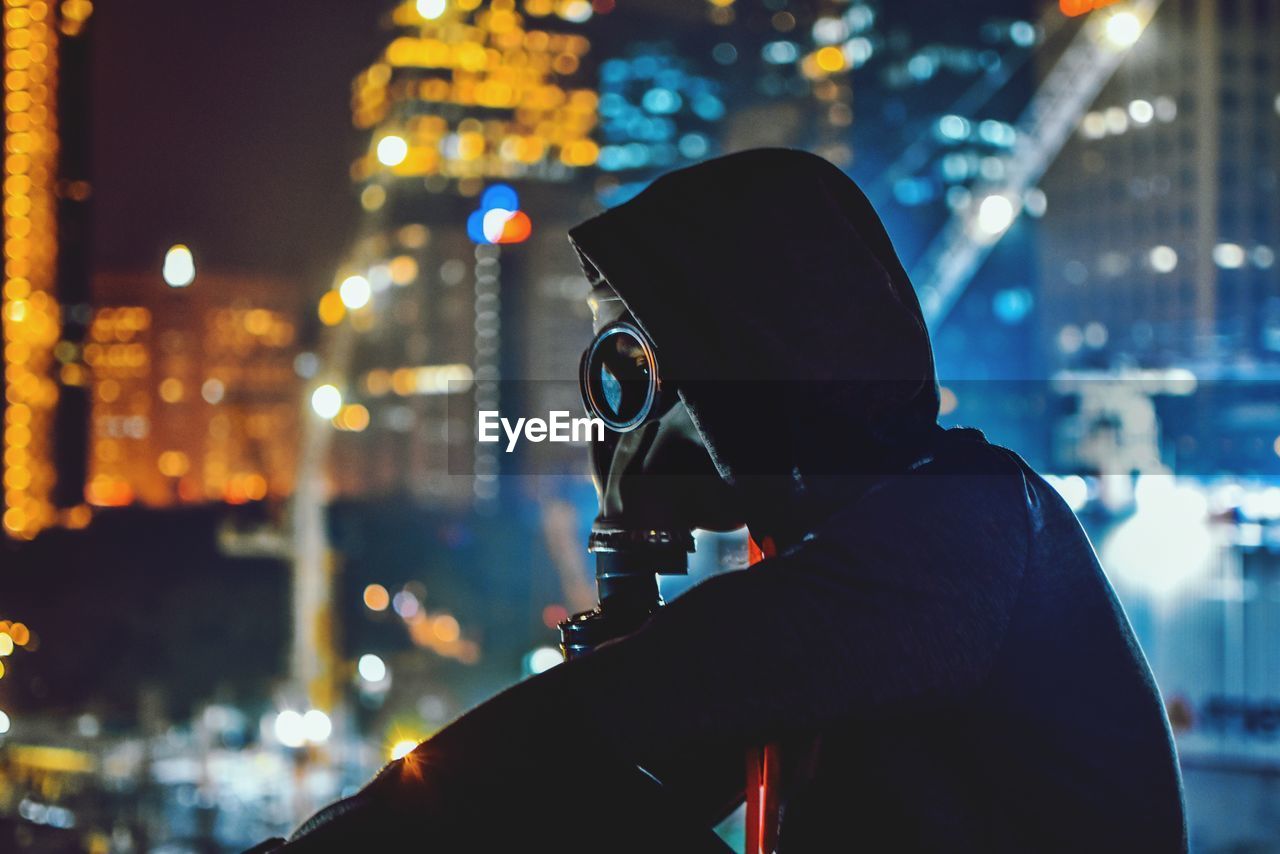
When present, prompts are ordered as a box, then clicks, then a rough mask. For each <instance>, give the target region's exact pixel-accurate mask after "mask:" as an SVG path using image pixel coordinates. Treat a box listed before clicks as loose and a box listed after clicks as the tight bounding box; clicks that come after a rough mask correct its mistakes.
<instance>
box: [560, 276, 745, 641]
mask: <svg viewBox="0 0 1280 854" xmlns="http://www.w3.org/2000/svg"><path fill="white" fill-rule="evenodd" d="M590 303H591V308H592V315H593V317H594V320H595V324H594V326H595V338H594V339H593V340H592V342H591V344H590V345H589V346H588V347H587V349H586V351H585V352H584V353H583V355H582V361H581V364H580V367H579V383H580V386H581V391H582V400H583V404H584V406H585V407H586V409H587V412H588V414H590V415H592V416H593V417H596V418H599V419H600V420H601V421H603V422H604V424H605V427H606V429H605V436H604V440H603V441H600V442H594V443H592V446H591V467H592V477H593V480H594V482H595V486H596V498H597V501H598V504H599V513H598V514H597V516H596V519H595V522H594V523H593V525H592V530H591V535H590V537H589V539H588V542H587V550H588V551H589V552H591V553H592V554H594V555H595V558H596V587H597V590H598V592H599V597H600V605H599V606H598V607H597V608H596V609H595V610H594V611H589V612H586V613H584V614H577V615H575V616H574V617H572V618H570V619H569V620H567V621H566V622H565V623H563V624H562V625H561V633H562V638H563V644H564V648H565V653H566V655H568V656H570V657H572V656H573V655H577V654H581V653H582V652H585V651H587V650H589V649H591V648H593V647H594V646H596V645H598V644H599V643H602V642H603V641H605V640H610V639H612V638H614V637H620V636H621V635H624V634H628V633H630V632H632V631H634V630H635V629H637V628H639V626H640V624H641V623H643V622H644V620H645V619H647V618H648V616H649V615H650V614H652V613H653V612H654V611H655V610H656V609H657V608H658V607H660V606H661V605H662V599H661V598H660V596H659V594H658V585H657V578H656V576H657V575H668V574H683V573H684V572H686V571H687V570H688V555H689V553H690V552H692V551H693V529H694V528H705V529H708V530H719V531H725V530H733V529H734V528H738V527H740V526H741V525H742V517H741V514H740V513H738V512H737V510H736V508H735V503H736V502H735V499H734V496H733V494H732V492H731V490H730V489H729V487H728V485H727V484H726V483H725V482H724V481H723V480H722V479H721V478H720V475H719V474H718V473H717V472H716V469H715V466H714V465H713V464H712V461H711V457H710V455H709V454H708V453H707V449H706V447H705V445H703V442H702V438H701V436H700V435H699V434H698V431H697V428H696V427H695V426H694V424H693V421H692V419H691V418H690V417H689V413H688V411H687V410H686V409H685V407H684V404H683V403H682V402H681V400H680V397H679V394H678V393H677V390H676V388H675V385H674V383H672V382H671V381H670V380H669V379H668V378H665V377H664V376H663V375H662V373H661V368H660V354H659V353H658V351H657V348H656V347H655V346H654V344H653V342H652V341H651V340H650V339H649V336H648V335H646V334H645V332H644V330H643V329H642V328H641V327H640V325H639V324H638V323H636V321H635V320H634V318H632V317H631V315H630V312H629V311H628V310H627V309H626V306H625V305H623V303H622V300H621V299H619V297H618V296H617V294H615V293H614V292H613V290H612V289H611V288H609V287H608V286H607V285H604V284H601V285H599V286H597V287H596V288H595V289H594V290H593V291H592V295H591V298H590Z"/></svg>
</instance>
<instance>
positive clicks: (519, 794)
mask: <svg viewBox="0 0 1280 854" xmlns="http://www.w3.org/2000/svg"><path fill="white" fill-rule="evenodd" d="M975 480H982V479H981V478H978V479H974V478H959V477H951V478H948V477H925V476H915V477H911V478H906V479H902V480H901V481H898V482H894V483H891V484H889V485H887V486H885V487H884V488H882V489H881V490H880V491H879V492H878V493H877V494H876V495H875V496H874V497H873V498H872V499H871V500H870V501H868V502H865V506H863V507H862V508H860V509H858V511H857V512H856V513H850V514H847V515H846V518H844V519H840V520H834V521H833V523H832V524H831V525H828V526H826V527H827V528H828V529H829V530H828V532H827V533H826V534H822V535H819V536H818V537H817V538H816V539H815V540H814V541H812V542H808V543H805V544H804V545H803V546H801V547H800V548H799V549H796V550H794V551H793V552H792V553H790V554H786V555H783V556H780V557H777V558H772V559H769V560H766V561H764V562H762V563H761V564H758V565H757V566H755V567H753V568H751V569H750V570H746V571H743V572H735V573H730V574H727V575H723V576H718V577H716V578H713V579H711V580H709V581H707V582H705V583H703V584H700V585H698V586H697V587H695V588H694V589H692V590H690V591H689V592H688V593H686V594H685V595H684V596H682V597H680V598H679V599H677V600H676V601H675V602H673V603H672V604H670V605H668V606H666V607H665V608H663V609H661V610H660V611H659V612H658V613H657V614H655V615H654V617H652V618H651V619H650V620H649V622H648V623H646V624H645V626H644V627H642V628H641V629H640V630H639V631H638V632H636V633H635V634H634V635H631V636H629V637H627V638H623V639H621V640H619V641H616V642H614V643H611V644H608V645H606V646H604V647H602V648H601V649H599V650H597V651H595V652H593V653H591V654H589V655H587V656H584V657H583V658H581V659H578V660H575V661H571V662H567V663H566V664H564V665H561V666H559V667H556V668H553V669H552V670H551V671H548V672H547V673H545V674H542V675H540V676H537V677H533V678H531V679H529V680H526V681H525V682H523V683H521V684H519V685H517V686H515V687H513V688H511V689H509V690H507V691H505V692H503V693H502V694H500V695H498V696H497V697H495V698H494V699H492V700H490V701H488V702H486V703H484V704H483V705H481V706H479V707H478V708H476V709H475V710H473V711H471V712H469V713H468V714H466V715H464V716H463V717H461V718H460V719H459V720H457V721H456V722H455V723H453V724H451V725H450V726H448V727H446V728H445V729H444V730H442V731H441V732H440V733H439V734H438V735H436V736H435V737H434V738H432V739H430V740H429V741H427V742H424V743H423V744H422V745H420V746H419V747H418V748H417V749H416V750H415V751H413V752H412V753H411V754H409V756H407V757H406V758H405V759H404V760H401V761H400V762H398V763H393V764H392V765H390V766H388V767H387V769H385V770H384V771H383V773H382V774H380V775H379V777H378V778H377V779H376V780H375V781H374V783H372V784H371V785H370V786H369V788H368V789H366V791H365V793H362V795H361V796H359V797H361V798H363V799H364V803H365V805H366V806H365V809H366V810H367V811H368V813H369V815H377V816H379V818H378V821H380V822H382V823H383V824H384V825H385V826H388V827H391V826H397V827H412V826H414V825H420V826H421V827H422V828H423V832H424V833H429V834H437V833H441V834H447V833H448V832H452V831H451V830H450V828H453V829H455V830H457V831H458V832H460V833H465V832H466V828H467V827H468V826H470V827H474V826H475V825H476V823H477V822H482V821H483V817H484V816H485V815H486V814H491V815H493V816H495V817H496V816H504V815H506V816H511V817H512V818H511V820H513V821H526V822H529V823H530V829H531V832H533V831H534V828H535V827H536V828H540V830H539V831H538V832H556V831H557V829H560V830H563V831H564V832H569V831H570V830H571V829H572V828H573V827H574V822H575V817H574V816H575V814H585V813H591V814H592V815H593V816H594V817H595V818H596V819H599V821H598V822H597V821H592V822H591V823H592V824H593V825H595V824H599V825H600V826H601V827H607V826H617V825H619V824H622V825H625V823H626V820H627V816H628V815H630V816H631V817H632V818H633V819H634V818H635V817H636V816H637V815H641V814H642V813H637V812H630V813H629V812H628V810H629V807H628V804H627V801H628V799H629V798H637V797H638V798H639V800H640V801H643V800H644V799H643V797H641V796H638V795H637V794H636V790H634V789H633V788H631V785H632V783H633V782H634V780H635V779H640V778H633V776H632V775H633V773H634V768H635V766H636V765H640V766H645V765H646V763H647V762H648V763H651V764H654V763H656V764H659V765H660V764H661V757H664V756H666V757H672V756H676V757H678V756H683V755H697V754H699V753H703V752H709V753H714V754H717V755H724V756H732V755H735V754H736V755H743V754H744V752H745V750H746V749H747V748H748V747H750V746H754V745H759V744H763V743H766V742H769V741H775V740H778V739H781V738H785V737H786V736H788V735H792V734H799V735H803V734H809V733H813V732H816V731H818V730H820V729H822V728H823V727H825V726H828V725H830V724H833V723H837V722H839V721H841V720H845V719H848V718H850V717H851V716H853V715H855V714H856V715H874V714H877V713H884V712H888V711H891V710H892V709H893V708H894V707H895V706H899V705H905V704H913V703H919V702H926V701H931V700H943V699H947V698H950V697H954V696H957V695H960V694H962V693H963V692H965V691H967V690H969V689H971V688H974V687H976V686H977V685H978V684H979V683H980V682H981V680H982V679H983V677H984V676H985V674H986V673H987V672H988V670H989V669H990V667H991V665H992V663H993V660H994V658H995V656H996V653H997V650H998V648H999V646H1000V642H1001V640H1002V638H1003V633H1004V629H1005V626H1006V624H1007V621H1008V616H1009V611H1010V609H1011V607H1012V604H1013V602H1014V600H1015V598H1016V595H1017V589H1018V583H1019V581H1020V579H1021V573H1022V569H1023V559H1024V557H1025V553H1026V544H1027V519H1026V510H1025V505H1023V504H1022V503H1021V502H1019V501H1017V500H1016V499H1017V498H1018V497H1020V493H1019V494H1015V493H1014V492H1013V491H1012V490H1015V489H1016V483H1017V479H1016V478H999V479H996V480H998V482H999V484H998V488H986V489H983V488H978V487H977V486H975V483H974V481H975ZM988 480H993V479H988ZM962 482H963V483H962ZM994 482H995V480H993V483H994ZM1006 499H1007V500H1006ZM921 519H927V520H928V522H927V523H923V522H921V521H920V520H921ZM570 781H573V782H570ZM641 788H643V786H641ZM623 792H627V793H628V794H626V795H625V796H624V795H623V794H622V793H623ZM370 804H372V805H373V806H369V805H370ZM675 808H676V809H677V811H678V809H679V807H678V806H676V807H675ZM353 814H354V813H353V812H351V811H348V812H347V815H349V816H350V815H353ZM338 818H339V821H338V822H335V821H332V820H331V821H328V822H321V823H320V824H319V825H317V826H316V827H313V828H311V830H310V831H309V832H310V833H314V834H321V833H323V831H324V829H325V826H326V825H328V826H330V828H331V829H330V832H333V831H332V828H333V826H335V824H336V823H341V821H340V820H341V818H342V817H341V816H339V817H338ZM686 819H687V820H688V821H690V822H696V821H697V819H698V817H697V816H687V815H685V816H681V817H678V818H677V819H673V820H674V821H677V823H678V822H679V821H683V820H686ZM347 821H348V822H350V823H352V824H353V826H354V823H355V819H354V818H348V819H347ZM646 821H648V819H646ZM482 827H483V825H482ZM491 829H493V830H495V831H498V830H501V828H491ZM402 832H403V831H402ZM619 832H625V831H622V830H621V829H620V831H619ZM307 837H308V832H306V829H304V833H303V834H302V836H301V839H302V840H303V841H305V840H306V839H307ZM316 850H323V849H316Z"/></svg>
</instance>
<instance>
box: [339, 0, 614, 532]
mask: <svg viewBox="0 0 1280 854" xmlns="http://www.w3.org/2000/svg"><path fill="white" fill-rule="evenodd" d="M609 5H611V4H600V3H597V4H595V6H593V4H592V3H590V2H585V0H555V2H552V0H524V2H519V3H517V2H514V0H491V2H484V3H481V2H479V0H448V2H445V0H419V2H403V3H399V4H397V5H396V6H395V7H394V8H393V9H392V10H391V12H390V14H389V22H390V25H391V28H392V30H393V32H394V35H393V37H392V39H391V41H390V42H389V44H388V45H387V47H386V49H385V50H384V51H383V53H382V55H381V56H380V57H379V58H378V61H376V62H375V63H374V64H373V65H371V66H370V67H369V68H368V69H366V70H365V71H364V72H362V73H361V74H360V75H359V76H358V77H357V78H356V80H355V81H354V86H353V100H352V119H353V123H354V124H355V126H356V127H357V128H358V129H361V130H366V131H368V134H369V136H368V148H367V150H366V151H365V153H364V154H363V155H361V156H360V157H359V158H358V159H357V160H356V162H355V163H354V164H353V165H352V170H351V172H352V178H353V181H354V182H355V183H356V186H357V190H358V192H359V196H360V203H361V205H362V207H363V208H364V210H365V211H366V217H365V222H364V226H363V229H362V235H361V237H360V238H359V239H358V240H357V242H356V244H355V246H354V249H353V251H352V253H351V255H350V257H349V262H348V264H347V265H345V267H344V269H343V270H342V271H341V272H340V274H339V275H338V276H337V277H336V280H335V283H334V288H333V290H331V291H330V292H329V293H327V294H325V295H324V297H322V299H321V303H320V307H319V309H320V317H321V320H322V321H323V322H324V323H325V324H326V325H329V326H340V325H349V327H350V332H351V333H352V337H351V343H350V346H349V347H347V346H344V347H336V348H335V350H340V351H344V352H345V353H346V355H344V356H343V357H342V358H344V359H345V360H346V362H347V364H345V365H344V366H342V367H341V369H340V372H341V374H342V375H343V376H344V378H345V379H344V383H345V386H346V387H345V388H344V389H343V390H342V391H343V395H344V400H345V401H346V402H347V404H346V405H347V406H349V407H351V409H350V410H349V412H351V413H353V415H352V417H351V418H347V417H338V418H336V419H335V420H334V425H335V426H336V427H337V428H338V429H339V431H340V432H341V434H342V435H340V436H338V437H336V438H337V442H336V444H335V452H336V453H337V454H338V455H339V457H340V458H341V459H342V460H345V461H348V462H354V461H356V460H360V461H361V462H360V464H359V465H349V464H344V463H339V464H337V465H334V466H333V467H332V470H331V471H332V474H331V478H332V480H333V484H334V486H335V488H336V491H337V493H338V494H340V495H356V494H359V495H386V494H397V493H402V494H408V495H410V496H412V497H413V498H415V499H416V500H419V501H425V502H429V503H432V504H435V505H437V506H444V507H449V506H452V507H458V508H461V507H465V506H469V505H470V504H471V503H472V502H474V501H477V500H481V501H483V500H487V499H492V498H494V497H495V496H496V495H497V490H498V479H497V475H498V468H499V463H500V460H499V457H498V456H496V454H497V453H498V452H497V451H496V450H495V451H492V452H491V451H490V449H489V446H479V445H477V443H476V441H475V433H474V424H473V421H474V417H475V412H476V410H477V409H496V408H498V407H499V405H500V397H502V394H501V393H500V389H503V388H506V389H508V390H510V389H511V388H513V386H512V385H510V384H507V385H502V384H500V383H501V380H502V379H503V378H504V375H506V377H507V378H510V379H514V378H515V377H516V376H519V377H521V378H527V377H528V376H530V374H529V373H527V372H523V371H521V370H520V368H521V366H522V365H524V364H525V363H526V360H525V359H524V358H523V356H522V354H521V353H520V352H519V350H518V349H513V347H512V344H511V342H512V341H513V339H514V338H515V337H516V335H515V332H516V328H517V327H518V326H519V325H520V323H519V322H517V321H518V320H519V318H520V317H523V316H524V315H525V311H524V310H523V308H524V307H523V306H522V310H521V311H520V312H518V313H516V314H513V312H512V306H513V304H514V303H515V302H523V301H524V300H525V299H526V298H527V297H528V295H527V294H513V293H512V292H511V291H512V289H511V288H504V287H503V280H504V279H507V278H508V276H513V278H514V280H516V281H518V282H524V283H527V282H530V281H534V280H541V279H543V278H547V277H549V280H552V281H559V280H560V279H562V278H563V277H564V276H566V275H568V274H569V273H571V272H572V271H573V263H574V259H573V258H572V255H571V253H570V251H569V249H568V245H567V243H565V242H564V239H563V234H564V230H565V227H566V226H567V225H568V224H569V222H570V221H572V219H573V218H574V217H575V216H577V215H578V204H577V199H578V196H580V194H581V193H580V190H574V189H573V187H574V179H575V178H576V177H577V176H578V175H579V174H580V171H581V169H582V168H583V167H588V166H591V165H593V164H594V163H596V161H597V159H598V158H599V154H600V149H599V145H598V143H597V141H596V140H595V138H594V134H595V132H596V128H597V115H598V111H597V107H598V97H597V94H596V92H595V90H594V88H593V87H592V86H591V85H590V83H591V82H593V80H594V75H593V73H592V68H591V64H590V60H589V53H590V51H591V43H590V41H589V40H588V39H587V38H586V37H585V36H584V35H583V34H582V25H583V24H584V23H585V22H587V21H588V20H590V19H591V18H593V17H594V16H596V14H597V11H596V9H597V8H603V7H604V6H609ZM575 194H576V195H575ZM561 220H563V221H561ZM517 243H525V244H527V245H525V246H515V245H514V244H517ZM504 246H510V249H506V248H504ZM544 249H545V250H546V253H544V251H543V250H544ZM546 255H549V256H550V257H551V258H553V259H554V261H553V262H552V266H553V267H555V268H556V269H555V270H553V271H550V272H537V271H535V270H534V269H533V268H539V269H540V268H541V267H542V266H544V260H543V259H544V257H545V256H546ZM526 267H527V268H528V269H525V268H526ZM353 280H354V281H355V283H354V284H353ZM361 282H362V283H364V284H359V283H361ZM344 287H345V288H346V292H345V293H344ZM543 290H545V289H543ZM527 305H528V303H525V306H527ZM559 308H560V304H559V303H557V307H556V311H557V313H559ZM582 312H583V313H584V314H585V307H583V309H582ZM504 322H505V323H506V328H505V329H504ZM330 361H332V359H330ZM535 361H536V359H535ZM569 369H570V370H572V366H570V368H569ZM512 370H514V371H516V373H515V374H512ZM506 403H507V405H513V401H512V400H511V399H510V397H508V399H507V401H506ZM355 407H358V409H357V408H355ZM340 416H341V413H340ZM352 418H354V420H352Z"/></svg>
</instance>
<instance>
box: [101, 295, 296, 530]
mask: <svg viewBox="0 0 1280 854" xmlns="http://www.w3.org/2000/svg"><path fill="white" fill-rule="evenodd" d="M94 292H95V297H96V302H97V304H98V305H97V308H96V309H95V311H94V314H93V320H92V323H91V326H90V329H89V336H88V341H87V343H86V345H85V348H84V351H85V352H84V357H85V361H86V363H87V364H88V366H89V368H90V369H91V371H92V376H93V382H92V389H93V396H92V397H93V399H92V406H91V413H92V414H91V429H90V461H89V478H88V483H87V486H86V489H85V492H86V497H87V499H88V501H89V503H90V504H91V505H94V506H99V507H112V506H122V505H127V504H134V503H137V504H143V505H146V506H151V507H164V506H171V505H174V504H179V503H182V504H196V503H206V502H226V503H230V504H243V503H245V502H246V501H256V500H262V499H281V498H283V497H285V496H286V495H288V494H289V493H290V491H291V490H292V488H293V481H294V468H295V453H296V449H295V447H294V445H295V442H296V435H297V419H298V401H299V396H300V392H301V380H300V378H299V377H298V375H297V373H296V371H295V360H296V359H297V355H298V348H297V345H296V337H297V330H296V327H295V318H296V317H297V312H298V311H299V310H300V306H298V305H297V301H296V299H295V298H294V297H293V294H294V293H296V288H294V287H293V286H292V285H289V284H287V283H282V282H276V281H264V280H260V279H246V278H240V277H233V276H220V275H218V274H216V273H208V272H203V271H202V272H201V273H200V275H199V277H198V279H197V280H196V281H195V282H194V283H192V286H191V287H189V288H185V287H184V288H182V289H171V288H169V287H166V286H165V284H164V283H163V282H161V281H159V278H158V277H157V276H156V275H155V274H142V275H118V274H117V275H99V276H97V277H95V279H94Z"/></svg>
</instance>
